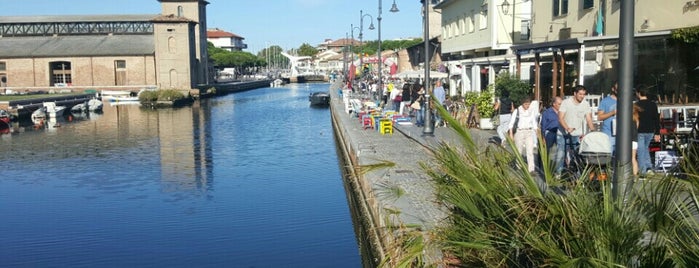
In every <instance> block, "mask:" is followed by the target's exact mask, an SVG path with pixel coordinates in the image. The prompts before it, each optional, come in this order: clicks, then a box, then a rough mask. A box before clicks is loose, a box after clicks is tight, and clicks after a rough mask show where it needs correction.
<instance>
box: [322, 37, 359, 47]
mask: <svg viewBox="0 0 699 268" xmlns="http://www.w3.org/2000/svg"><path fill="white" fill-rule="evenodd" d="M360 44H361V43H359V41H357V40H355V39H351V38H342V39H337V40H335V41H332V42H330V43H329V44H328V47H343V46H347V45H353V46H358V45H360Z"/></svg>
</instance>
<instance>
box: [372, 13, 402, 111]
mask: <svg viewBox="0 0 699 268" xmlns="http://www.w3.org/2000/svg"><path fill="white" fill-rule="evenodd" d="M389 11H391V12H393V13H395V12H398V11H399V10H398V6H396V0H393V6H391V10H389ZM376 21H378V23H379V29H378V31H379V49H378V51H377V54H378V56H377V57H378V60H379V62H378V65H379V67H378V71H379V81H378V84H377V86H378V92H379V100H380V99H381V98H383V81H382V77H381V76H382V74H381V65H383V62H382V61H381V0H379V15H378V16H377V17H376Z"/></svg>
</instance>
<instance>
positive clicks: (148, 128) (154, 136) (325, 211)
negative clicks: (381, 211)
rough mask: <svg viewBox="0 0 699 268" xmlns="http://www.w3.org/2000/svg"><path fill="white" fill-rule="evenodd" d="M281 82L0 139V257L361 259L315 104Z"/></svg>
mask: <svg viewBox="0 0 699 268" xmlns="http://www.w3.org/2000/svg"><path fill="white" fill-rule="evenodd" d="M328 87H329V84H291V85H287V86H286V87H281V88H262V89H256V90H251V91H246V92H241V93H235V94H230V95H226V96H222V97H217V98H213V99H207V100H201V101H199V102H196V103H195V104H194V105H193V106H191V107H185V108H179V109H160V110H150V109H145V108H141V107H139V106H134V105H119V106H110V105H109V104H105V108H104V112H103V113H102V114H91V115H89V116H78V115H74V116H70V117H66V118H62V119H60V120H58V121H57V124H54V123H53V122H51V123H49V124H46V125H47V126H44V127H43V128H39V129H35V128H33V127H31V126H27V127H24V126H22V127H20V128H19V130H20V131H18V132H15V133H14V134H9V135H3V136H2V137H1V139H0V238H1V239H0V267H361V266H362V261H361V257H360V253H359V249H358V246H357V240H356V237H355V234H354V229H353V225H352V219H351V217H350V211H349V207H348V205H347V198H346V194H345V190H344V187H343V181H342V174H341V170H340V167H339V165H338V156H337V154H336V146H335V141H334V139H333V131H332V126H331V120H330V111H329V109H328V108H312V107H309V101H308V95H309V93H310V92H312V91H320V90H327V89H328Z"/></svg>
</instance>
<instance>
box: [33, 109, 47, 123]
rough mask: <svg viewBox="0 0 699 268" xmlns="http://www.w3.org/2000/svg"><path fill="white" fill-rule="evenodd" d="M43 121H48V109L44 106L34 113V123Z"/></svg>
mask: <svg viewBox="0 0 699 268" xmlns="http://www.w3.org/2000/svg"><path fill="white" fill-rule="evenodd" d="M42 119H46V107H44V106H41V107H39V108H38V109H36V110H35V111H34V112H32V121H39V120H42Z"/></svg>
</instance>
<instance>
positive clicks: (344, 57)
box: [342, 32, 349, 80]
mask: <svg viewBox="0 0 699 268" xmlns="http://www.w3.org/2000/svg"><path fill="white" fill-rule="evenodd" d="M347 38H349V37H348V33H347V32H345V41H347ZM342 76H343V77H344V79H345V80H346V79H347V78H348V75H347V42H345V43H344V46H343V47H342Z"/></svg>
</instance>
